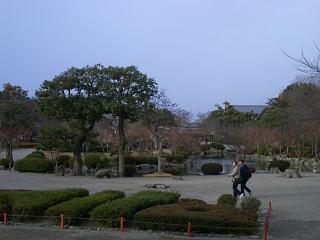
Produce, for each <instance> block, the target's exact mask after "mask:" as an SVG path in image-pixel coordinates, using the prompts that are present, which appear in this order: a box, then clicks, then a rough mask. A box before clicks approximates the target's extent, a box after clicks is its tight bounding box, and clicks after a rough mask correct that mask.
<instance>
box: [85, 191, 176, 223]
mask: <svg viewBox="0 0 320 240" xmlns="http://www.w3.org/2000/svg"><path fill="white" fill-rule="evenodd" d="M179 197H180V194H178V193H170V192H160V191H143V192H138V193H136V194H134V195H132V196H130V197H127V198H124V199H117V200H115V201H113V202H111V203H107V204H103V205H101V206H99V207H97V208H95V209H94V210H93V211H92V212H91V213H90V216H91V219H92V220H94V221H95V222H98V223H100V224H102V225H105V226H109V227H117V226H118V225H119V219H120V217H124V218H125V219H126V220H132V219H133V216H134V215H135V213H137V212H138V211H140V210H142V209H145V208H148V207H152V206H155V205H161V204H168V203H174V202H176V201H177V200H178V199H179ZM102 219H105V220H102Z"/></svg>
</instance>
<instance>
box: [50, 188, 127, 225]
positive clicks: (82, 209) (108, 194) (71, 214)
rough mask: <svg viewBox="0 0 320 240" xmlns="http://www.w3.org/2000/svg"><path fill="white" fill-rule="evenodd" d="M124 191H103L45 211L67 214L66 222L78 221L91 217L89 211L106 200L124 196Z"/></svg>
mask: <svg viewBox="0 0 320 240" xmlns="http://www.w3.org/2000/svg"><path fill="white" fill-rule="evenodd" d="M123 197H124V193H123V192H120V191H113V190H108V191H103V192H98V193H95V194H93V195H90V196H88V197H84V198H74V199H72V200H69V201H66V202H63V203H60V204H58V205H55V206H52V207H50V208H48V209H47V210H46V211H45V215H48V216H60V214H61V213H64V215H65V223H66V224H75V223H77V221H78V220H77V218H87V217H89V212H90V211H91V210H92V209H94V208H95V207H98V206H99V205H101V204H104V203H106V202H110V201H113V200H115V199H118V198H123Z"/></svg>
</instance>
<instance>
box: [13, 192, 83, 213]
mask: <svg viewBox="0 0 320 240" xmlns="http://www.w3.org/2000/svg"><path fill="white" fill-rule="evenodd" d="M88 195H89V192H88V190H86V189H82V188H70V189H63V190H47V191H37V192H34V193H32V192H31V194H26V195H25V197H24V196H23V195H21V194H20V198H18V199H16V200H15V201H14V202H13V206H12V212H13V214H14V215H19V216H22V218H20V219H24V218H25V217H28V216H40V215H43V213H44V211H45V210H46V209H48V208H49V207H51V206H53V205H56V204H58V203H61V202H65V201H68V200H70V199H73V198H76V197H86V196H88Z"/></svg>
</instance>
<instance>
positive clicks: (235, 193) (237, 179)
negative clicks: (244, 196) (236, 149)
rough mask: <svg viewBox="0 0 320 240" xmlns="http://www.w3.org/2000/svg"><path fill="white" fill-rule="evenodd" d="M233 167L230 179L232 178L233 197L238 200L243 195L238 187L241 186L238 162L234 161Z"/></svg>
mask: <svg viewBox="0 0 320 240" xmlns="http://www.w3.org/2000/svg"><path fill="white" fill-rule="evenodd" d="M232 166H233V168H232V172H231V173H230V174H229V177H232V189H233V196H234V197H235V198H236V197H238V196H239V195H240V194H241V192H240V191H239V189H238V185H239V184H241V179H240V170H239V167H238V162H237V161H233V162H232Z"/></svg>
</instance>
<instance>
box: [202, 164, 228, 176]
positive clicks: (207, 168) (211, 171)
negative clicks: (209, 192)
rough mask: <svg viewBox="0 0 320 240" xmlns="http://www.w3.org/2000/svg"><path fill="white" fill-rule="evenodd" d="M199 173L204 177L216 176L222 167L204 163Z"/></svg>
mask: <svg viewBox="0 0 320 240" xmlns="http://www.w3.org/2000/svg"><path fill="white" fill-rule="evenodd" d="M201 171H202V172H203V174H205V175H218V174H220V173H221V172H222V171H223V167H222V165H221V164H219V163H206V164H204V165H202V167H201Z"/></svg>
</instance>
